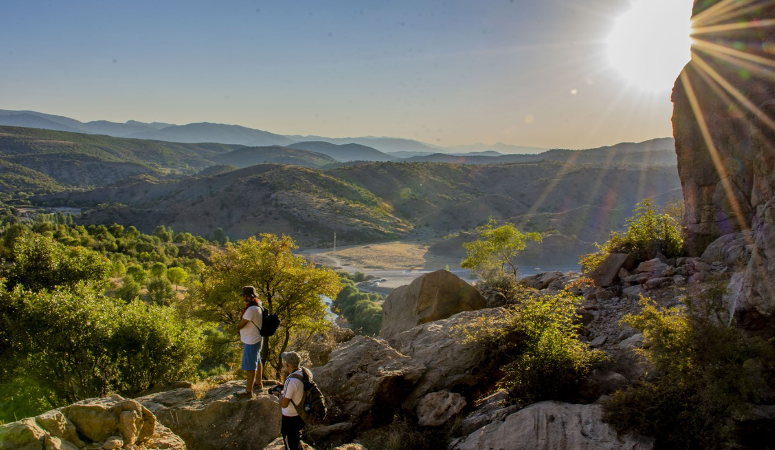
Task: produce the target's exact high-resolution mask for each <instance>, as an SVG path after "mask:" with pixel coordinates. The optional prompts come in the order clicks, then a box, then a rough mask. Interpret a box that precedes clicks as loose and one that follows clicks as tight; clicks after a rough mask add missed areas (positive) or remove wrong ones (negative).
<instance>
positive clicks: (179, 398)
mask: <svg viewBox="0 0 775 450" xmlns="http://www.w3.org/2000/svg"><path fill="white" fill-rule="evenodd" d="M151 399H152V400H151ZM135 400H136V401H138V402H139V403H146V402H153V403H157V404H159V405H162V406H166V407H168V408H172V407H175V406H180V405H184V404H186V403H188V402H191V401H194V400H196V392H194V390H193V389H191V388H181V389H172V390H170V391H164V392H159V393H158V394H150V395H145V396H143V397H137V398H136V399H135Z"/></svg>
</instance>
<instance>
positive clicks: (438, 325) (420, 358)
mask: <svg viewBox="0 0 775 450" xmlns="http://www.w3.org/2000/svg"><path fill="white" fill-rule="evenodd" d="M502 314H503V309H502V308H493V309H483V310H480V311H466V312H461V313H459V314H456V315H454V316H452V317H450V318H449V319H445V320H439V321H436V322H431V323H426V324H424V325H420V326H417V327H414V328H412V329H411V330H408V331H404V332H403V333H401V334H399V335H398V336H396V338H395V344H394V347H395V348H396V349H397V350H398V351H399V352H400V353H401V354H403V355H407V356H409V357H411V358H412V360H413V361H415V362H417V363H419V364H422V365H423V366H424V367H426V368H427V369H426V370H425V371H424V373H423V374H422V378H420V380H419V381H418V382H417V385H416V386H415V387H414V389H413V390H412V392H411V393H410V394H409V395H408V396H407V397H405V401H404V403H403V406H404V408H405V409H407V410H409V411H411V410H414V408H415V407H416V406H417V402H419V400H420V399H421V398H422V397H424V396H425V395H426V394H428V393H431V392H434V391H441V390H449V391H452V392H461V393H465V392H467V391H471V390H475V389H479V388H480V387H481V386H482V385H486V381H487V377H489V376H490V375H491V374H492V373H493V371H494V369H495V368H496V366H497V361H496V360H495V358H494V356H493V354H494V352H493V351H491V350H492V349H489V348H487V346H486V345H485V344H483V343H481V342H465V339H464V338H465V333H464V331H463V327H464V326H465V325H472V326H477V324H478V323H479V322H480V321H487V320H490V319H494V318H496V317H499V316H500V315H502Z"/></svg>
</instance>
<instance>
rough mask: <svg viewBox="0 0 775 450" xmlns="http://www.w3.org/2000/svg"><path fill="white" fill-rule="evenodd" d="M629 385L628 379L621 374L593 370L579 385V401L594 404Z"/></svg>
mask: <svg viewBox="0 0 775 450" xmlns="http://www.w3.org/2000/svg"><path fill="white" fill-rule="evenodd" d="M628 384H629V381H628V380H627V378H626V377H625V376H624V375H622V374H620V373H617V372H613V371H610V370H599V369H598V370H593V371H592V373H591V374H589V376H587V377H586V378H584V379H583V380H581V383H580V384H579V389H578V395H579V401H580V402H583V403H589V402H594V401H596V400H598V399H599V398H600V397H602V396H603V395H609V394H613V393H614V392H616V391H618V390H620V389H622V388H624V387H626V386H627V385H628Z"/></svg>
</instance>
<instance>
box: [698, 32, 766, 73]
mask: <svg viewBox="0 0 775 450" xmlns="http://www.w3.org/2000/svg"><path fill="white" fill-rule="evenodd" d="M694 46H695V47H697V48H700V49H703V50H706V51H708V53H710V52H711V51H713V52H716V53H722V54H726V55H731V56H734V57H736V58H739V59H745V60H747V61H751V62H755V63H757V64H761V65H763V66H769V67H773V68H775V61H773V60H772V59H768V58H764V57H761V56H757V55H752V54H750V53H748V52H743V51H740V50H737V49H734V48H731V47H727V46H726V45H720V44H714V43H712V42H708V41H703V40H699V39H697V40H695V41H694Z"/></svg>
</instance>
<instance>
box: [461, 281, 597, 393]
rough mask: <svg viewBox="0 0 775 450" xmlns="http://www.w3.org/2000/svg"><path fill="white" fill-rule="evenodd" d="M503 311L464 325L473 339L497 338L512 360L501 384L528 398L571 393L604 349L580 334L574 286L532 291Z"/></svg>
mask: <svg viewBox="0 0 775 450" xmlns="http://www.w3.org/2000/svg"><path fill="white" fill-rule="evenodd" d="M519 300H520V301H519V302H518V303H517V304H515V305H514V306H510V307H507V308H506V310H505V312H504V314H503V316H501V317H499V318H497V319H495V320H493V319H487V320H484V319H482V320H480V321H478V322H475V323H471V324H468V325H466V326H465V328H463V332H464V333H465V335H466V337H467V339H475V340H486V341H491V342H494V343H496V344H497V346H498V347H499V348H500V349H501V350H502V351H503V352H505V356H506V358H507V359H508V360H509V362H508V363H507V364H506V365H505V366H504V367H503V371H504V374H505V375H504V378H503V379H502V380H501V381H500V384H501V385H502V386H503V387H504V388H506V389H508V390H509V391H510V392H511V393H512V395H514V397H515V398H516V399H518V400H519V401H521V402H524V403H525V404H528V403H533V402H537V401H540V400H548V399H566V398H568V396H569V395H570V394H572V393H573V392H574V390H575V387H576V386H577V384H578V382H579V381H581V379H583V378H584V377H585V376H586V375H587V374H588V373H589V372H590V371H591V370H592V369H593V368H594V367H595V366H596V365H597V364H599V363H602V362H603V360H604V354H603V353H602V352H600V351H598V350H591V349H590V348H589V346H588V345H587V344H586V343H583V342H580V341H579V340H578V332H579V330H580V327H581V326H580V325H579V320H578V319H579V317H578V314H577V313H576V306H577V305H578V303H579V302H580V301H581V299H580V298H579V297H576V296H574V295H572V294H570V293H568V292H565V291H563V292H561V293H558V294H555V295H540V296H532V295H526V296H523V298H521V299H519Z"/></svg>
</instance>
